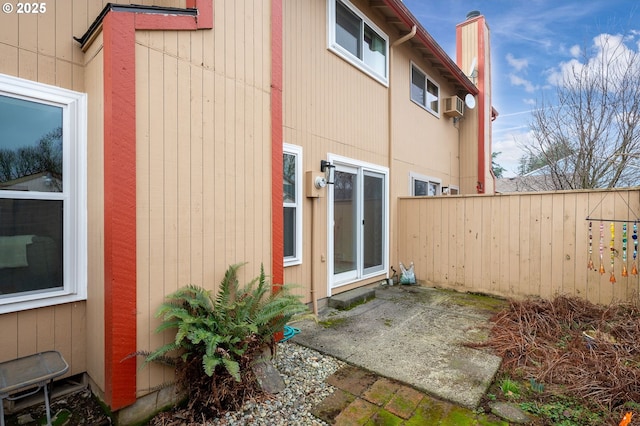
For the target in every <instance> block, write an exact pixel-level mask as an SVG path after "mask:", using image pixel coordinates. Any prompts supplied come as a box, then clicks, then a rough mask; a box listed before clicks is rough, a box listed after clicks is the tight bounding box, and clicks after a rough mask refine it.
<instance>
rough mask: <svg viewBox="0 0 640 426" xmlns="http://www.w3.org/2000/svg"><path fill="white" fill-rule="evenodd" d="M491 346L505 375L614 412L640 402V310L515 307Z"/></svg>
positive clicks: (567, 301)
mask: <svg viewBox="0 0 640 426" xmlns="http://www.w3.org/2000/svg"><path fill="white" fill-rule="evenodd" d="M493 321H494V323H495V325H494V327H493V328H492V331H491V336H490V339H489V341H488V342H487V343H486V344H485V345H486V346H488V347H491V348H493V349H494V350H495V351H496V353H497V354H498V355H499V356H501V357H502V358H503V364H502V367H501V368H502V370H503V371H504V372H506V373H508V374H510V375H512V376H514V377H521V378H522V379H524V380H530V379H533V380H535V381H536V382H539V383H544V384H545V390H546V391H548V392H553V391H554V390H555V391H558V392H559V393H562V394H564V395H568V396H573V397H576V398H579V399H581V400H584V401H589V402H590V403H591V404H594V406H596V407H598V408H601V409H606V410H608V411H609V412H613V411H619V410H620V409H621V407H622V405H623V404H625V403H626V402H630V401H636V402H640V387H639V386H638V383H640V310H639V309H638V307H637V306H634V305H631V304H615V305H611V306H598V305H593V304H591V303H589V302H587V301H585V300H582V299H577V298H572V297H566V296H558V297H556V298H555V299H553V300H551V301H547V300H531V299H530V300H524V301H512V302H511V303H510V306H509V308H508V309H505V310H503V311H501V312H500V313H498V314H496V316H495V317H494V318H493Z"/></svg>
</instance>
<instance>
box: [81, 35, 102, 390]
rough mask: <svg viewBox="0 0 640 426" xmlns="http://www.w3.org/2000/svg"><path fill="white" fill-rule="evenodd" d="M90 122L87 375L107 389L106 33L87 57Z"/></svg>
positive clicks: (88, 134)
mask: <svg viewBox="0 0 640 426" xmlns="http://www.w3.org/2000/svg"><path fill="white" fill-rule="evenodd" d="M85 60H86V65H85V86H86V91H87V94H88V96H87V97H88V114H87V115H88V117H87V118H88V122H87V142H88V144H87V170H88V171H89V173H87V220H88V226H87V232H88V242H87V249H88V265H89V268H88V289H87V290H88V291H87V294H88V297H87V324H88V327H87V328H88V333H87V348H86V351H87V372H88V373H89V375H90V376H91V378H92V380H93V381H94V382H95V383H96V384H97V385H98V386H99V387H100V388H101V389H104V385H105V382H104V381H105V377H104V356H105V347H104V337H105V334H104V333H105V330H104V83H103V82H104V72H103V70H104V59H103V50H102V34H100V35H98V37H97V38H96V40H95V41H94V42H93V43H92V45H91V46H90V48H89V49H88V50H87V52H86V54H85Z"/></svg>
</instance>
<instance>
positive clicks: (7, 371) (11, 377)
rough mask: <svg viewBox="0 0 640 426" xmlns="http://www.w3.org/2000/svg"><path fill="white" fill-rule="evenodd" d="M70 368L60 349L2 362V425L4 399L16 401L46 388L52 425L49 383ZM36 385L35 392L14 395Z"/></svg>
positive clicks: (46, 404) (0, 418)
mask: <svg viewBox="0 0 640 426" xmlns="http://www.w3.org/2000/svg"><path fill="white" fill-rule="evenodd" d="M68 370H69V364H67V362H66V361H65V360H64V358H62V355H61V354H60V352H58V351H47V352H40V353H37V354H34V355H29V356H25V357H22V358H17V359H13V360H10V361H5V362H2V363H0V426H4V400H5V399H7V400H9V401H14V400H16V399H20V398H24V397H27V396H30V395H33V394H35V393H36V392H38V391H39V390H40V389H41V388H42V389H44V403H45V407H46V409H47V424H48V425H51V413H50V410H49V391H48V389H47V384H48V383H49V382H51V381H53V379H54V378H56V377H58V376H62V375H63V374H64V373H66V372H67V371H68ZM33 386H36V389H35V390H34V391H33V392H29V393H27V394H24V395H19V396H15V397H12V396H10V395H11V394H13V393H16V392H17V391H19V390H22V389H27V388H30V387H33Z"/></svg>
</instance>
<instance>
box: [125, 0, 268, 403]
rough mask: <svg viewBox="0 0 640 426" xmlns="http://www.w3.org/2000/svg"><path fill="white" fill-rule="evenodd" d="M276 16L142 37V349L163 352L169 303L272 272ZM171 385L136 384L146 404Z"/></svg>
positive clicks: (224, 5) (259, 8)
mask: <svg viewBox="0 0 640 426" xmlns="http://www.w3.org/2000/svg"><path fill="white" fill-rule="evenodd" d="M269 17H270V15H269V4H268V2H263V1H259V0H247V1H237V0H236V1H226V2H225V1H217V2H216V4H215V17H214V19H215V22H214V29H213V30H212V31H197V32H175V31H138V32H137V34H136V73H137V76H138V77H137V82H136V84H137V93H136V115H137V122H138V126H137V141H138V144H137V153H136V156H137V160H136V161H137V166H136V167H137V176H138V177H137V188H138V189H137V201H138V207H137V209H138V211H137V215H138V216H137V220H138V223H137V226H138V235H137V245H138V276H137V281H138V288H137V300H138V324H137V326H138V337H137V346H138V348H139V349H141V350H145V349H146V350H149V349H151V350H152V349H155V348H157V347H159V346H161V345H163V344H165V343H167V342H169V341H170V340H171V339H172V338H173V336H172V333H166V334H164V335H158V334H156V333H155V331H154V330H155V329H156V327H157V326H158V325H159V323H160V322H159V320H158V319H157V318H155V313H156V311H157V309H158V307H159V305H160V304H161V303H162V302H163V301H164V300H165V296H166V295H168V294H170V293H172V292H174V291H175V290H177V289H178V288H179V287H182V286H185V285H187V284H195V285H201V286H204V287H206V288H208V289H211V290H212V291H213V292H216V291H217V289H218V283H219V281H220V280H221V279H222V277H223V274H224V271H225V270H226V268H227V267H228V266H229V265H231V264H235V263H239V262H248V264H247V265H245V266H244V267H243V268H241V270H240V282H241V283H245V282H247V281H249V280H250V279H252V278H254V277H255V276H257V275H258V273H259V270H260V264H261V263H263V264H264V267H265V271H266V273H267V274H269V273H270V270H269V269H270V265H271V230H270V229H271V210H270V209H271V204H270V203H271V195H270V192H271V168H270V161H269V158H270V152H271V148H270V147H271V140H270V135H271V132H270V119H269V117H270V102H269V94H270V87H269V84H270V83H269V82H270V80H269V77H268V76H269V69H270V68H269V67H270V56H269V54H268V52H269V41H270V33H269V31H270V26H269ZM172 379H173V373H172V372H171V371H169V370H166V371H165V370H163V369H161V368H160V367H157V366H153V365H151V366H149V367H146V368H145V369H143V370H140V371H139V372H138V383H137V388H138V394H139V395H141V394H144V393H148V390H149V388H151V387H153V386H156V385H159V384H162V383H164V382H167V381H170V380H172Z"/></svg>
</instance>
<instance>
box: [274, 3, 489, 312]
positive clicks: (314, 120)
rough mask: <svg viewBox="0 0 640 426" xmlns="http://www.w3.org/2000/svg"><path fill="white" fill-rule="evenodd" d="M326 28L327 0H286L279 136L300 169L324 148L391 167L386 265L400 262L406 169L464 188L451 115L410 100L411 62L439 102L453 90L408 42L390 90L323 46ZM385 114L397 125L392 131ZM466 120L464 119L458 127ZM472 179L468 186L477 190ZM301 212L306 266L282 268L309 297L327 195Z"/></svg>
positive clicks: (323, 290) (319, 272) (322, 274)
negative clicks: (297, 151) (299, 155)
mask: <svg viewBox="0 0 640 426" xmlns="http://www.w3.org/2000/svg"><path fill="white" fill-rule="evenodd" d="M353 3H354V5H355V6H356V7H358V8H359V9H360V11H362V12H363V13H364V14H366V15H367V16H368V17H369V19H372V20H373V21H374V22H375V23H376V24H377V25H378V26H379V27H380V28H381V29H382V30H383V31H385V32H386V33H387V35H388V36H389V38H390V43H393V41H394V40H397V39H398V38H399V37H401V36H402V35H404V34H398V33H396V31H395V29H393V28H392V27H391V26H389V25H387V23H386V22H385V20H384V19H383V18H382V17H381V15H380V14H378V12H377V11H376V10H375V8H370V6H369V2H367V1H354V2H353ZM327 31H328V26H327V2H326V1H311V2H301V1H296V0H285V1H284V43H285V44H284V46H285V49H284V51H285V55H284V56H285V66H284V70H285V79H284V125H285V129H284V138H285V140H284V141H285V142H287V143H291V144H294V145H300V146H302V147H303V157H304V167H303V169H304V171H307V170H313V171H315V172H316V173H319V163H320V160H321V159H326V157H327V153H334V154H339V155H342V156H345V157H350V158H354V159H357V160H359V161H366V162H370V163H374V164H378V165H381V166H386V167H390V175H389V179H390V182H389V188H390V194H393V196H392V197H391V199H390V217H391V226H390V235H389V238H390V241H391V246H390V249H391V253H390V256H391V257H390V262H391V264H396V265H397V259H396V251H395V246H396V237H395V234H396V229H395V227H394V224H395V223H396V220H395V209H396V205H395V197H396V196H398V195H409V194H410V192H409V191H410V189H409V188H410V187H409V174H410V172H415V173H419V174H422V175H426V176H431V177H435V178H438V179H441V180H442V184H443V186H449V185H455V186H460V185H461V178H460V174H461V171H460V162H459V157H460V148H459V130H458V128H456V126H454V124H453V122H452V119H451V118H448V117H445V116H444V114H441V115H440V117H439V118H438V117H435V116H434V115H432V114H430V113H429V112H427V111H426V110H425V109H423V108H421V107H419V106H418V105H416V104H415V103H413V102H412V101H411V99H410V63H411V61H414V62H415V63H416V64H417V65H418V66H419V67H420V68H421V69H422V70H423V71H424V72H426V73H427V74H428V75H429V77H430V78H431V79H433V80H435V81H436V82H437V83H438V84H439V85H440V94H441V99H444V98H445V97H448V96H452V95H454V93H453V88H452V87H451V86H450V85H449V84H448V83H447V81H446V80H445V79H443V78H442V77H441V76H440V75H439V73H438V72H437V71H436V69H435V68H433V67H432V66H431V64H430V63H429V62H428V61H426V60H425V59H423V58H422V56H421V55H419V54H417V53H416V51H415V50H411V43H412V42H411V41H409V42H406V43H404V44H402V45H400V46H398V47H397V48H394V51H393V52H392V54H391V55H390V59H391V63H390V87H391V89H388V88H387V87H385V86H384V85H382V84H380V83H378V82H377V81H375V80H374V79H372V78H370V77H369V76H367V75H366V74H365V73H364V72H362V71H361V70H359V69H358V68H356V67H355V66H353V65H351V64H350V63H349V62H347V61H346V60H344V59H342V58H341V57H339V56H337V55H336V54H334V53H333V52H332V51H330V50H329V49H327ZM389 90H391V94H390V92H389ZM390 97H391V100H390V99H389V98H390ZM390 102H391V110H390ZM443 106H444V105H443V104H441V107H443ZM390 114H391V115H392V116H390ZM390 118H391V119H392V121H393V123H394V124H393V128H392V130H391V134H390V132H389V126H390V124H389V120H390ZM466 124H467V123H464V122H461V123H459V124H458V127H460V128H464V127H465V125H466ZM390 137H391V146H390V143H389V138H390ZM468 137H469V136H468ZM475 145H476V146H477V143H476V144H475ZM391 158H392V159H393V160H392V161H391V160H390V159H391ZM476 172H477V163H474V169H473V173H476ZM475 180H476V179H475V177H474V181H473V186H471V187H470V189H469V191H471V190H473V192H475ZM325 192H326V191H325ZM314 203H315V214H314V215H312V213H311V212H312V210H313V209H314ZM303 211H304V220H303V221H304V231H303V245H304V252H303V264H302V265H299V266H291V267H287V268H286V269H285V273H286V281H287V282H291V283H299V284H304V285H305V286H307V288H306V293H304V295H305V297H306V298H307V299H306V300H310V294H309V289H308V287H309V285H310V283H311V280H312V279H313V280H314V282H313V285H314V286H315V288H316V290H317V293H316V296H317V297H318V298H323V297H326V295H327V279H328V278H327V261H325V260H323V259H326V254H327V199H326V197H324V198H319V199H318V200H316V201H313V200H312V199H306V198H305V200H304V203H303ZM312 216H313V218H314V219H313V223H312ZM311 246H313V247H314V249H315V252H314V256H313V258H311V252H312V250H311ZM312 262H313V267H314V269H315V270H314V271H313V276H312V265H311V263H312ZM363 283H364V282H361V283H359V285H362V284H363ZM348 288H350V287H344V288H340V289H339V290H338V291H343V290H346V289H348ZM334 291H335V290H334Z"/></svg>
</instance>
